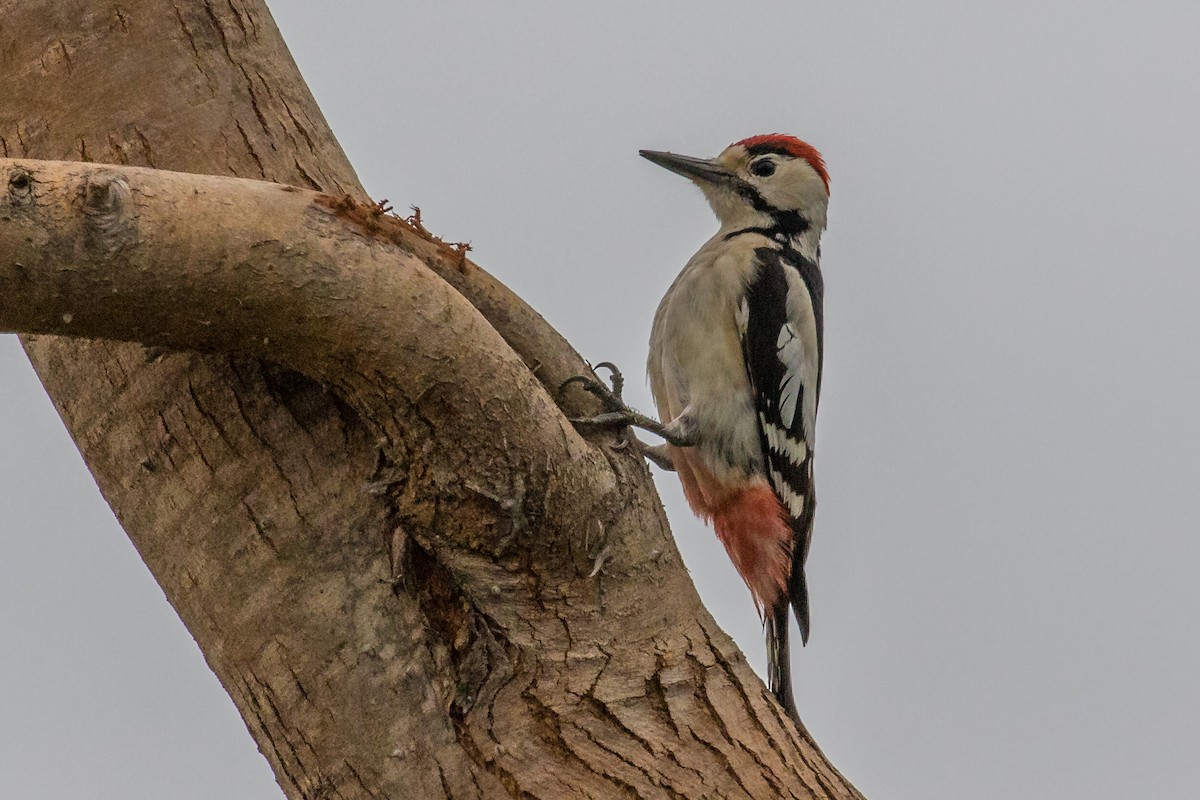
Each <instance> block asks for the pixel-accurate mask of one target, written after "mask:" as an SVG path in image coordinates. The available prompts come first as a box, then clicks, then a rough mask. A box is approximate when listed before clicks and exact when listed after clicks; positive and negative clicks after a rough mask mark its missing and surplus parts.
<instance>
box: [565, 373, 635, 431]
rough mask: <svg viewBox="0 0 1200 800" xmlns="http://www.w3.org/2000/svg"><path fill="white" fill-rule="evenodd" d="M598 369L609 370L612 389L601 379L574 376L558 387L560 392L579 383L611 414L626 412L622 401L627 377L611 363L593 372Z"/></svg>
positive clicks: (580, 386)
mask: <svg viewBox="0 0 1200 800" xmlns="http://www.w3.org/2000/svg"><path fill="white" fill-rule="evenodd" d="M598 369H607V370H608V371H609V373H610V376H611V377H610V380H611V382H612V387H611V388H609V387H608V386H606V385H605V384H604V381H602V380H600V379H599V378H594V377H592V376H590V375H574V376H572V377H570V378H567V379H566V380H565V381H563V382H562V384H561V385H560V386H559V387H558V391H559V392H560V393H561V392H563V391H565V390H566V388H567V387H568V386H570V385H572V384H576V383H577V384H579V388H581V389H583V390H584V391H585V392H587V393H588V394H591V395H593V396H594V397H595V398H596V399H598V400H599V401H600V403H601V404H602V405H603V406H604V408H605V409H606V410H608V411H609V412H622V411H625V410H626V407H625V401H624V400H622V399H621V394H622V393H623V392H624V391H625V376H624V375H622V374H621V370H619V369H617V366H616V364H613V363H612V362H611V361H601V362H600V363H599V364H597V365H596V366H595V367H593V371H594V370H598ZM572 422H574V420H572Z"/></svg>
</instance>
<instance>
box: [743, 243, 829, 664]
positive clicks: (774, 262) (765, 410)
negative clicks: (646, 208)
mask: <svg viewBox="0 0 1200 800" xmlns="http://www.w3.org/2000/svg"><path fill="white" fill-rule="evenodd" d="M756 255H757V258H758V269H757V271H756V274H755V277H754V278H753V280H752V282H751V284H750V285H749V286H748V287H747V290H746V294H745V297H744V298H743V300H742V305H741V308H740V309H739V319H738V326H739V330H740V332H741V337H742V351H743V354H744V356H745V359H746V370H747V372H748V374H749V377H750V385H751V387H752V389H753V391H754V395H755V404H756V407H757V411H758V422H759V431H760V434H761V441H762V447H763V453H764V454H765V456H766V467H767V480H768V481H769V482H770V484H771V488H772V489H773V490H774V491H775V495H776V496H777V497H778V498H779V500H780V503H781V504H782V505H783V507H784V509H785V510H786V512H787V514H788V517H789V521H790V523H791V528H792V535H793V537H794V539H793V541H794V544H793V550H792V571H791V577H790V580H789V583H788V596H789V600H790V601H791V605H792V608H793V609H794V610H795V613H796V619H797V622H798V623H799V626H800V632H801V636H802V637H803V638H804V640H805V641H807V639H808V628H809V618H808V587H807V584H806V582H805V580H804V561H805V558H806V557H807V555H808V545H809V541H810V538H811V536H812V520H813V511H814V509H815V507H816V497H815V495H814V491H813V472H812V461H813V452H812V447H813V434H814V429H815V427H816V418H817V398H818V396H819V394H820V388H821V350H822V347H821V338H822V313H821V296H822V291H823V287H822V283H821V273H820V271H819V270H818V268H817V265H816V264H814V263H813V262H811V261H808V260H807V259H805V258H803V257H802V256H800V254H799V253H796V252H795V251H790V252H789V251H779V250H776V249H774V248H760V249H759V250H758V251H757V253H756Z"/></svg>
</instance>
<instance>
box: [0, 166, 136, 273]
mask: <svg viewBox="0 0 1200 800" xmlns="http://www.w3.org/2000/svg"><path fill="white" fill-rule="evenodd" d="M9 184H10V186H11V179H10V181H9ZM80 195H81V199H82V201H83V214H84V218H85V219H86V221H87V242H86V244H87V246H88V247H89V248H92V249H96V250H99V251H100V252H102V253H105V254H107V255H112V254H113V253H116V252H117V251H119V250H122V249H124V248H125V247H127V246H129V245H131V244H133V243H134V242H135V241H136V240H137V226H136V224H135V223H134V220H133V218H132V217H131V216H130V215H129V213H128V211H129V208H130V205H131V200H132V198H133V194H132V192H131V191H130V188H129V182H128V181H127V180H126V179H125V178H124V176H122V175H120V174H118V173H116V172H107V171H105V172H96V173H92V174H89V175H88V176H87V177H86V178H84V180H83V185H82V187H81V189H80Z"/></svg>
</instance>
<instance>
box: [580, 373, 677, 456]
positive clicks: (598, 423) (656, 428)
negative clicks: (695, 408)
mask: <svg viewBox="0 0 1200 800" xmlns="http://www.w3.org/2000/svg"><path fill="white" fill-rule="evenodd" d="M600 368H604V369H606V370H608V371H609V373H610V374H611V375H612V386H611V387H609V386H607V385H605V383H604V381H602V380H600V379H599V378H595V377H591V376H588V375H576V376H574V377H572V378H568V379H567V380H565V381H563V383H562V385H561V386H560V387H559V391H560V392H562V391H563V390H565V389H566V388H567V387H568V386H570V385H572V384H579V388H581V389H583V390H584V391H586V392H588V393H589V394H591V395H593V396H594V397H596V399H598V400H599V401H600V404H601V405H602V406H603V407H604V412H603V413H600V414H597V415H596V416H594V417H581V418H573V419H571V424H573V425H574V426H575V427H576V428H577V429H579V430H580V431H585V432H586V431H605V430H617V429H620V428H627V427H634V428H641V429H642V430H644V431H649V432H650V433H653V434H654V435H655V436H661V437H662V438H663V439H665V440H666V441H668V442H670V443H671V444H673V445H675V446H676V447H687V446H688V445H689V444H691V442H689V441H687V439H686V437H684V436H683V435H681V434H680V433H679V432H678V431H676V430H674V429H673V428H672V427H671V426H669V425H663V424H662V423H661V422H659V421H658V420H656V419H652V418H651V417H648V416H646V415H645V414H643V413H641V412H640V411H636V410H634V409H632V408H630V407H629V406H627V405H625V401H624V400H623V399H622V398H621V393H622V391H623V390H624V388H625V377H624V376H623V375H621V370H619V369H617V366H616V365H615V364H613V363H611V362H608V361H602V362H601V363H599V364H597V365H596V369H600ZM634 441H635V442H637V443H638V445H639V446H640V449H641V450H642V452H643V454H646V457H647V458H649V459H650V460H652V461H654V463H656V464H659V465H660V466H661V465H662V463H663V461H662V460H661V459H664V458H665V453H661V452H658V453H654V454H648V451H650V450H654V449H655V448H651V447H650V446H649V445H647V444H645V443H643V442H640V441H638V439H637V437H634ZM665 460H666V462H667V463H670V459H669V458H665ZM665 468H666V467H664V469H665Z"/></svg>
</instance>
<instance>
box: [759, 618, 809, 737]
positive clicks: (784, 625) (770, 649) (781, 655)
mask: <svg viewBox="0 0 1200 800" xmlns="http://www.w3.org/2000/svg"><path fill="white" fill-rule="evenodd" d="M764 627H765V628H766V633H767V687H768V688H769V689H770V690H771V694H773V695H775V699H776V700H778V701H779V705H781V706H783V710H784V711H786V712H787V715H788V716H789V717H791V718H792V721H793V722H795V723H796V727H797V728H799V729H800V730H804V723H802V722H801V721H800V712H799V711H797V710H796V698H795V697H794V696H793V695H792V653H791V650H789V649H788V603H787V600H782V599H781V600H780V601H779V602H777V603H776V604H775V605H774V607H773V608H771V609H770V611H769V613H768V614H767V615H766V617H765V618H764ZM801 630H802V631H803V628H802V629H801Z"/></svg>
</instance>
